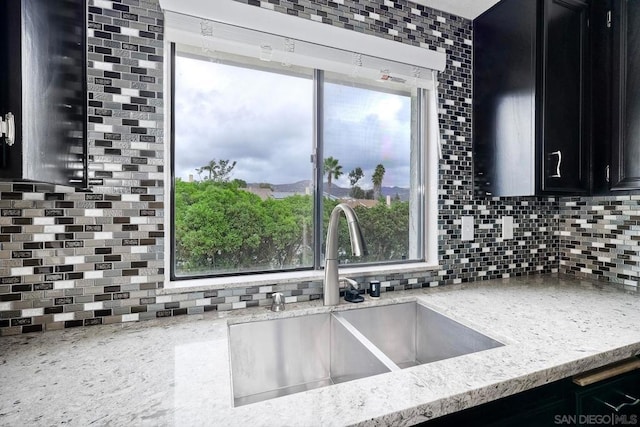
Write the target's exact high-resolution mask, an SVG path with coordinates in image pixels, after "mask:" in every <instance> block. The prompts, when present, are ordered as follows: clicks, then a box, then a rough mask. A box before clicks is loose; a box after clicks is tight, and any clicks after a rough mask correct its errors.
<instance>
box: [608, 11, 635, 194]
mask: <svg viewBox="0 0 640 427" xmlns="http://www.w3.org/2000/svg"><path fill="white" fill-rule="evenodd" d="M612 5H613V11H612V12H613V17H612V29H613V33H614V42H613V96H612V98H613V108H612V114H613V136H612V150H611V154H612V156H611V189H612V190H633V189H639V188H640V55H639V54H638V52H639V51H640V2H639V1H637V0H619V1H614V2H612Z"/></svg>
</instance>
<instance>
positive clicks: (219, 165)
mask: <svg viewBox="0 0 640 427" xmlns="http://www.w3.org/2000/svg"><path fill="white" fill-rule="evenodd" d="M235 167H236V162H235V161H233V162H232V161H230V160H216V159H213V160H210V161H209V163H207V164H206V165H204V166H202V167H199V168H197V169H196V172H198V175H201V174H202V173H203V172H207V173H208V178H205V179H208V180H209V181H215V182H227V181H229V177H230V175H231V171H233V168H235Z"/></svg>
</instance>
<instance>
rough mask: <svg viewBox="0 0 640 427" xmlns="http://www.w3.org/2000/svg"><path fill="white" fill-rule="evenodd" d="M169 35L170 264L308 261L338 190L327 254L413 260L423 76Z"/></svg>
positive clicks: (224, 271)
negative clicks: (374, 75) (345, 70)
mask: <svg viewBox="0 0 640 427" xmlns="http://www.w3.org/2000/svg"><path fill="white" fill-rule="evenodd" d="M175 46H176V47H175V48H174V49H173V51H174V55H173V61H172V63H173V76H172V102H173V109H172V110H173V114H172V131H173V132H172V133H173V135H172V147H173V148H172V156H171V164H172V171H173V181H172V197H171V200H172V206H171V208H172V215H171V218H172V227H171V230H172V233H171V234H172V252H171V257H172V260H171V268H172V276H173V278H176V279H180V278H192V277H202V276H219V275H230V274H233V275H237V274H244V273H257V272H276V271H290V270H299V269H309V270H311V269H319V268H321V266H322V265H323V262H324V260H323V250H324V238H325V236H326V223H327V222H328V217H329V214H330V212H331V210H332V209H333V207H335V205H336V204H338V203H346V204H348V205H350V206H351V207H353V208H354V210H355V211H356V213H357V215H358V217H359V220H360V225H361V227H362V229H363V234H364V237H365V241H366V243H367V246H368V249H369V254H368V255H367V256H365V257H361V258H356V257H352V256H351V253H350V246H349V242H348V233H347V230H346V224H344V223H341V226H342V227H344V229H343V230H341V233H340V235H341V237H340V245H339V246H340V250H339V253H340V260H341V263H345V264H346V263H348V264H350V265H362V264H380V263H398V262H411V261H414V262H415V261H424V260H425V246H424V241H425V239H424V235H425V233H424V228H423V227H424V223H425V209H424V207H425V192H424V182H425V166H426V165H425V164H424V163H425V161H424V159H425V155H424V147H423V141H424V137H423V136H422V135H421V133H420V129H421V128H422V127H421V121H422V109H421V108H420V105H421V97H422V92H423V89H418V88H410V87H408V86H407V87H404V86H402V85H395V84H393V82H388V81H385V80H384V76H381V77H382V79H380V81H377V80H371V79H363V78H360V77H359V76H358V73H357V70H354V72H353V73H351V74H349V75H346V74H337V73H330V72H327V73H325V72H323V71H322V70H313V69H309V68H301V67H298V66H293V65H290V64H286V63H285V64H283V63H281V62H277V61H264V60H260V59H259V58H249V57H242V56H237V55H231V54H222V53H220V52H216V53H214V54H213V55H206V54H205V53H204V52H203V49H201V48H195V47H188V46H182V45H175ZM263 59H264V58H263ZM315 130H319V131H318V132H315Z"/></svg>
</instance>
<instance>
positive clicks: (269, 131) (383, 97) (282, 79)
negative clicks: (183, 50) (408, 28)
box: [174, 58, 411, 187]
mask: <svg viewBox="0 0 640 427" xmlns="http://www.w3.org/2000/svg"><path fill="white" fill-rule="evenodd" d="M176 75H177V76H176V91H175V92H176V95H175V98H174V102H175V147H176V148H175V174H176V176H178V177H182V178H183V179H187V178H188V176H189V174H193V175H194V176H197V174H196V172H195V169H196V168H198V167H201V166H203V165H205V164H206V163H208V162H209V161H210V160H212V159H218V160H219V159H228V160H232V161H236V162H237V165H236V167H235V169H234V171H233V175H232V177H233V178H239V179H243V180H245V181H247V182H270V183H273V184H284V183H292V182H296V181H299V180H305V179H311V178H312V165H311V162H310V155H311V153H312V146H313V82H312V80H310V79H308V78H300V77H293V76H287V75H281V74H276V73H264V72H260V71H257V70H253V69H247V68H242V67H233V66H229V65H224V64H218V63H212V62H206V61H201V60H194V59H189V58H178V60H177V61H176ZM325 88H326V89H325V103H326V104H325V124H324V130H325V134H324V135H325V138H324V139H325V146H324V155H325V157H328V156H333V157H335V158H337V159H339V161H340V164H341V165H342V166H343V172H344V175H343V177H341V179H339V180H338V181H337V184H338V185H341V186H348V185H349V183H348V176H347V175H348V173H349V171H350V170H352V169H353V168H355V167H358V166H359V167H361V168H362V169H363V170H364V172H365V177H364V178H363V180H362V181H361V182H360V185H361V186H362V187H370V186H371V175H372V174H373V170H374V169H375V166H376V165H377V164H378V163H382V164H383V165H384V166H385V169H386V173H385V179H384V181H383V185H385V186H393V185H397V186H402V187H408V186H409V174H408V167H409V158H410V117H411V116H410V111H411V103H410V99H409V98H408V97H400V96H397V95H392V94H386V93H382V92H378V91H370V90H364V89H359V88H354V87H349V86H343V85H335V84H330V83H327V84H326V85H325Z"/></svg>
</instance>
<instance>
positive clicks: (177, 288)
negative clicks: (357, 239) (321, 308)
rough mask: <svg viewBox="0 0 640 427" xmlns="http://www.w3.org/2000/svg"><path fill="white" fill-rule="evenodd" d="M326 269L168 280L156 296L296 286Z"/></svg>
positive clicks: (414, 268)
mask: <svg viewBox="0 0 640 427" xmlns="http://www.w3.org/2000/svg"><path fill="white" fill-rule="evenodd" d="M439 268H440V266H439V265H437V264H429V263H426V262H421V263H415V264H395V265H378V266H366V267H341V268H340V274H343V275H345V276H373V275H377V274H397V273H414V272H421V271H433V270H438V269H439ZM323 279H324V271H323V270H312V271H292V272H286V273H269V274H255V275H247V276H229V277H215V278H206V279H192V280H176V281H171V280H166V281H165V287H164V288H163V289H158V290H157V291H156V294H157V295H172V294H181V293H186V292H199V291H212V290H217V289H236V288H247V287H250V286H268V285H273V284H287V283H297V282H301V281H312V280H323Z"/></svg>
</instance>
